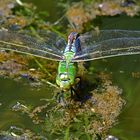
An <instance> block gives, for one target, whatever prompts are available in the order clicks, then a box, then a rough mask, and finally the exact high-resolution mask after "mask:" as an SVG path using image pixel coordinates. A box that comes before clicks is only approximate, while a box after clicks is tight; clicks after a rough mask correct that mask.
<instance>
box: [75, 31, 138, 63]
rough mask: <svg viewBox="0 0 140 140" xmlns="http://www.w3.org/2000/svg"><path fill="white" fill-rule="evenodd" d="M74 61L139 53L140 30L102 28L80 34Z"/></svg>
mask: <svg viewBox="0 0 140 140" xmlns="http://www.w3.org/2000/svg"><path fill="white" fill-rule="evenodd" d="M80 41H81V48H82V51H81V52H79V53H77V55H76V56H75V58H74V59H73V61H74V62H78V61H90V60H95V59H102V58H107V57H115V56H120V55H131V54H139V53H140V31H129V30H102V31H100V32H98V33H97V32H89V33H86V34H83V35H81V37H80Z"/></svg>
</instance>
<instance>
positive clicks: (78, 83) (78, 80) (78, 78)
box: [75, 77, 82, 89]
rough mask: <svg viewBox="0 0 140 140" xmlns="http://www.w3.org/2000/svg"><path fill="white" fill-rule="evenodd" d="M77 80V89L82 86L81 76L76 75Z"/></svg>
mask: <svg viewBox="0 0 140 140" xmlns="http://www.w3.org/2000/svg"><path fill="white" fill-rule="evenodd" d="M75 81H76V84H75V89H81V86H82V82H81V77H76V78H75Z"/></svg>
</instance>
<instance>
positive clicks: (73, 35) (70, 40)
mask: <svg viewBox="0 0 140 140" xmlns="http://www.w3.org/2000/svg"><path fill="white" fill-rule="evenodd" d="M78 37H79V34H78V33H76V32H71V33H70V34H69V36H68V45H71V44H73V43H74V42H75V40H76V39H77V38H78Z"/></svg>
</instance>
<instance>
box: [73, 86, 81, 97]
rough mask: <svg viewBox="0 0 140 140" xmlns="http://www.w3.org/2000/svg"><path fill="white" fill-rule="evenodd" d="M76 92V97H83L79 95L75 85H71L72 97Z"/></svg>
mask: <svg viewBox="0 0 140 140" xmlns="http://www.w3.org/2000/svg"><path fill="white" fill-rule="evenodd" d="M74 94H75V95H76V97H77V98H78V99H80V98H81V97H80V96H79V94H78V93H77V91H76V90H75V89H74V88H73V87H71V98H73V97H74Z"/></svg>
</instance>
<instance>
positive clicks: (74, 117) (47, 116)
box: [12, 73, 125, 140]
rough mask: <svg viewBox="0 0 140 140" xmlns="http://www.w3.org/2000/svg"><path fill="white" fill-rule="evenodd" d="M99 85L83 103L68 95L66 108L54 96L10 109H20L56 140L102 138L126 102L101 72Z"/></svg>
mask: <svg viewBox="0 0 140 140" xmlns="http://www.w3.org/2000/svg"><path fill="white" fill-rule="evenodd" d="M97 77H98V79H100V86H99V87H97V88H95V89H94V90H93V91H92V92H91V95H90V98H88V99H87V100H86V101H85V102H83V101H77V100H72V99H71V98H70V97H67V105H68V106H66V107H63V106H61V105H60V104H57V103H56V101H55V99H54V98H52V99H41V100H40V101H41V102H45V104H44V103H43V104H42V105H40V106H36V107H33V106H32V107H30V105H25V104H22V103H20V102H17V103H16V104H15V105H13V107H12V110H13V111H15V112H22V114H25V115H27V116H28V117H29V118H31V120H32V122H33V123H34V124H40V125H42V127H43V132H45V133H46V134H47V135H45V134H43V135H44V137H46V138H48V139H49V138H52V139H54V138H55V137H58V136H59V138H58V140H59V139H63V138H67V137H68V138H71V139H81V140H82V139H83V140H84V139H89V140H90V139H97V140H98V139H105V137H106V136H107V134H108V130H109V128H111V127H112V126H113V125H114V124H115V123H116V120H117V117H118V115H119V114H120V111H121V109H122V107H123V106H124V104H125V101H124V100H123V99H122V98H121V93H122V90H121V89H119V88H118V87H117V86H114V85H113V84H112V82H111V78H110V76H109V75H107V74H104V73H100V74H99V76H97Z"/></svg>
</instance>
